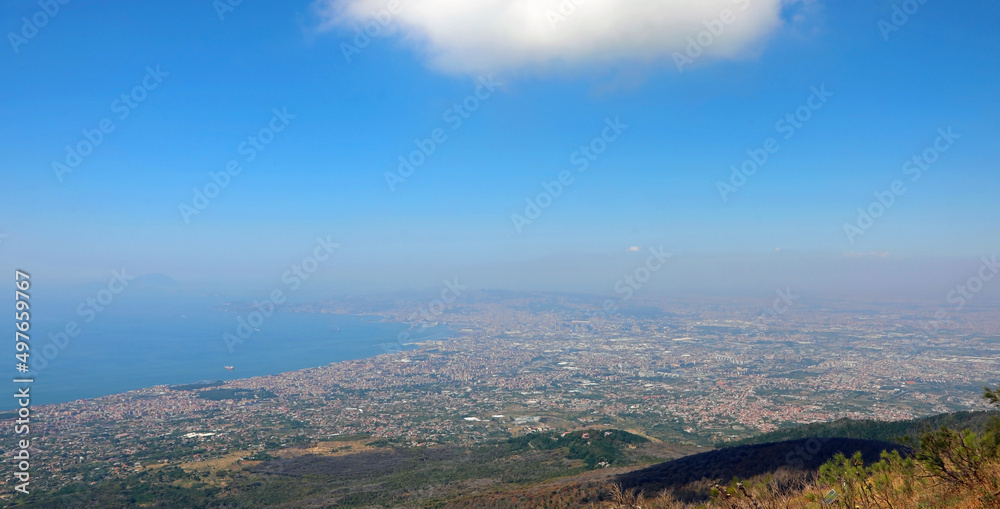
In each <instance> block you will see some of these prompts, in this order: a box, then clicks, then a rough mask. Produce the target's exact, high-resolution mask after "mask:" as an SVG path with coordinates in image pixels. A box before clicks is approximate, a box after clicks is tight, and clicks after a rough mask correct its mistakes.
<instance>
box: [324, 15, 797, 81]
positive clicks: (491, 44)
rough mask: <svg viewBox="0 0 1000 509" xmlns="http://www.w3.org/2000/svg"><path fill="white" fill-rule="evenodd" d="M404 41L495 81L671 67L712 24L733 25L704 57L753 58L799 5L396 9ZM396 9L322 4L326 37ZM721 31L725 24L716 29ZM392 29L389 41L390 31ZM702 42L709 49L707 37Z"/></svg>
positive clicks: (440, 61) (442, 62) (441, 62)
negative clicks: (566, 71)
mask: <svg viewBox="0 0 1000 509" xmlns="http://www.w3.org/2000/svg"><path fill="white" fill-rule="evenodd" d="M396 1H398V2H399V5H400V6H401V7H400V8H399V9H398V10H397V13H396V14H392V15H391V20H390V21H389V22H388V24H389V25H391V31H392V32H393V33H394V34H395V36H398V37H401V38H402V40H403V41H405V42H406V43H407V44H409V45H412V46H414V47H416V48H417V49H418V50H419V51H421V52H423V53H425V54H426V56H427V58H428V59H429V61H430V63H431V65H433V66H434V67H437V68H440V69H442V70H445V71H449V72H470V73H472V72H491V71H501V70H506V69H518V68H536V69H542V68H547V67H550V66H554V65H556V66H564V65H565V66H570V67H573V66H582V65H591V64H607V63H613V62H619V61H647V62H648V61H657V60H660V61H666V62H669V63H671V64H673V61H674V53H675V52H681V53H684V52H685V50H686V48H687V47H688V45H689V38H697V37H698V34H699V33H700V32H702V31H705V30H706V29H707V25H706V24H712V23H713V22H714V21H715V20H720V19H724V17H723V12H724V11H726V10H728V11H729V12H730V13H731V18H729V19H730V22H729V23H727V24H724V28H723V30H722V32H721V33H719V35H718V36H715V37H713V38H712V42H711V43H710V44H707V45H701V49H702V50H703V52H704V54H703V55H701V56H699V57H697V58H696V60H697V59H699V58H713V57H714V58H720V57H721V58H733V57H738V56H741V55H744V54H746V53H747V52H748V51H752V49H753V48H755V46H756V45H758V44H759V43H760V42H761V41H763V40H764V39H765V38H766V36H768V35H769V34H771V33H772V32H774V31H775V30H776V29H777V28H779V27H780V26H781V25H782V16H781V14H782V12H781V11H782V6H783V5H785V4H790V3H797V2H798V1H800V0H396ZM389 4H390V0H317V2H316V4H315V8H316V13H317V14H318V16H319V17H320V29H321V30H329V29H333V28H337V27H340V28H345V29H348V30H355V29H358V28H360V27H362V26H364V24H365V23H368V22H370V21H372V20H374V19H377V18H376V15H375V13H378V12H382V13H383V15H382V19H385V16H384V14H385V13H387V12H388V11H387V7H388V5H389ZM716 28H718V24H716ZM387 31H388V30H387V29H383V30H382V33H383V34H384V33H385V32H387ZM702 40H703V41H705V40H707V38H706V37H704V36H703V39H702Z"/></svg>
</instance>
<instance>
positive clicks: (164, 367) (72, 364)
mask: <svg viewBox="0 0 1000 509" xmlns="http://www.w3.org/2000/svg"><path fill="white" fill-rule="evenodd" d="M237 316H240V313H236V312H228V311H222V310H217V309H208V310H192V309H190V308H178V309H174V310H165V311H163V312H156V313H138V314H136V313H129V312H120V313H111V312H106V313H102V314H98V315H97V316H96V318H95V319H94V320H93V321H92V322H89V323H88V322H86V321H85V319H86V318H87V317H86V316H81V317H73V316H71V317H70V318H68V319H56V320H49V321H47V322H46V321H42V322H37V321H36V323H34V324H32V330H33V332H34V334H33V335H32V337H33V339H32V341H31V342H32V352H31V354H32V356H33V357H36V358H32V359H31V361H32V362H31V363H30V367H31V372H30V373H28V375H27V376H30V377H32V378H33V380H34V382H32V383H31V384H29V386H30V388H31V389H30V394H31V404H32V406H36V405H44V404H50V403H60V402H66V401H73V400H77V399H83V398H94V397H98V396H104V395H108V394H117V393H121V392H125V391H130V390H134V389H140V388H144V387H152V386H155V385H164V384H170V385H172V384H188V383H195V382H199V381H214V380H232V379H237V378H247V377H253V376H260V375H272V374H277V373H283V372H287V371H294V370H299V369H305V368H311V367H318V366H324V365H327V364H330V363H333V362H339V361H344V360H351V359H362V358H367V357H372V356H375V355H379V354H382V353H385V352H386V351H389V350H392V349H396V348H399V343H397V340H398V338H399V337H400V332H402V331H408V334H407V335H405V337H407V339H406V340H405V341H403V342H402V343H412V342H416V341H422V340H431V339H443V338H447V337H448V336H449V335H450V334H451V331H450V330H449V329H448V327H447V325H435V326H433V327H423V326H418V327H411V326H410V325H409V324H401V323H391V322H385V321H383V319H382V318H381V317H378V316H350V315H335V314H322V313H302V312H280V311H277V312H274V313H273V314H272V315H271V316H270V317H268V318H267V319H266V320H265V322H264V323H262V324H260V325H259V330H254V331H253V334H252V335H251V336H250V337H249V338H247V339H245V340H244V342H243V343H242V344H236V345H234V347H233V350H232V351H230V349H229V348H228V347H227V345H226V342H225V340H224V339H223V334H224V333H227V332H228V333H231V334H235V331H236V326H237V321H236V319H237ZM242 316H246V312H244V313H243V314H242ZM70 320H72V321H74V323H76V324H77V325H78V327H79V329H80V332H79V334H78V335H77V336H75V337H72V338H69V340H68V341H65V339H63V338H61V337H59V336H56V335H55V334H57V333H58V332H60V331H62V330H63V329H64V327H65V324H66V323H67V322H68V321H70ZM403 348H404V349H405V348H408V347H406V346H404V347H403ZM409 348H412V347H409ZM12 350H13V349H12ZM13 354H14V352H13V351H12V352H11V355H12V356H13ZM37 357H41V358H40V359H39V358H37ZM12 364H13V362H12ZM226 366H231V367H232V368H233V369H232V370H229V369H226ZM14 376H15V377H24V376H26V375H25V374H23V373H14ZM18 387H20V385H19V386H18ZM16 403H17V401H16V400H15V399H14V398H0V410H10V409H12V408H15V405H16Z"/></svg>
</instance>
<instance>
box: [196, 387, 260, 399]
mask: <svg viewBox="0 0 1000 509" xmlns="http://www.w3.org/2000/svg"><path fill="white" fill-rule="evenodd" d="M198 397H199V398H201V399H207V400H211V401H222V400H226V399H235V400H240V399H269V398H273V397H275V394H274V393H273V392H271V391H269V390H266V389H259V390H256V391H255V390H252V389H208V390H204V391H200V392H198Z"/></svg>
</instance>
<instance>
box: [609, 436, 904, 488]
mask: <svg viewBox="0 0 1000 509" xmlns="http://www.w3.org/2000/svg"><path fill="white" fill-rule="evenodd" d="M882 451H899V452H900V454H902V455H908V454H909V453H910V452H911V451H910V449H908V448H906V447H904V446H901V445H899V444H894V443H890V442H884V441H876V440H860V439H853V438H808V439H799V440H787V441H784V442H776V443H766V444H753V445H743V446H734V447H727V448H724V449H717V450H714V451H708V452H704V453H701V454H695V455H692V456H685V457H683V458H679V459H676V460H672V461H667V462H664V463H659V464H657V465H653V466H650V467H646V468H643V469H641V470H636V471H633V472H629V473H626V474H622V475H620V476H619V477H618V479H617V481H618V483H619V484H620V485H621V486H622V488H624V489H626V490H638V491H642V492H644V493H658V492H660V491H663V490H665V489H669V490H671V491H673V492H674V494H675V495H676V496H677V498H679V499H682V500H690V501H694V500H705V499H708V498H709V495H710V488H711V483H712V482H715V481H722V482H726V481H728V480H730V479H733V478H739V479H749V478H751V477H755V476H759V475H763V474H768V473H772V472H775V471H777V470H779V469H786V470H789V471H793V472H802V473H815V472H817V471H819V468H820V467H821V466H822V465H823V464H824V463H826V462H827V461H828V460H830V459H831V458H833V457H834V456H835V455H836V454H837V453H843V454H845V455H847V456H850V455H852V454H854V453H855V452H860V453H861V455H862V457H863V458H864V461H865V463H874V462H876V461H878V460H879V456H880V455H881V453H882Z"/></svg>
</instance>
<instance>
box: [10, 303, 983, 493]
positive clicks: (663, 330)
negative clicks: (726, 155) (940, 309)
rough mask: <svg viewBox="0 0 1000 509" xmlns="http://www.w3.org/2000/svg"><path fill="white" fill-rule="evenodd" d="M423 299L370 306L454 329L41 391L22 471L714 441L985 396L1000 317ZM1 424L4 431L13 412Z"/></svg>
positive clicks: (955, 404) (93, 476) (76, 478)
mask: <svg viewBox="0 0 1000 509" xmlns="http://www.w3.org/2000/svg"><path fill="white" fill-rule="evenodd" d="M595 302H596V304H595ZM421 306H422V304H421V301H419V300H414V301H413V302H411V303H410V304H407V305H400V306H399V309H400V311H399V312H398V313H380V314H379V316H381V317H382V319H384V320H386V321H399V322H408V323H410V324H411V326H412V327H423V326H425V325H428V324H430V323H433V324H435V325H437V323H441V324H446V325H447V327H448V328H449V330H450V331H451V332H450V334H449V336H448V337H446V338H441V339H437V340H427V341H422V342H419V343H411V342H409V341H408V340H407V337H408V336H409V335H408V334H406V333H403V334H401V335H400V341H398V342H397V343H393V344H387V345H383V350H384V353H383V354H381V355H378V356H375V357H372V358H367V359H359V360H351V361H345V362H338V363H334V364H330V365H327V366H321V367H315V368H310V369H304V370H301V371H294V372H289V373H282V374H276V375H272V376H263V377H255V378H247V379H240V380H234V381H228V382H225V383H223V382H211V381H207V382H197V381H192V383H191V384H189V385H184V386H157V387H151V388H147V389H142V390H136V391H131V392H127V393H123V394H116V395H109V396H104V397H100V398H95V399H89V400H78V401H72V402H66V403H59V404H53V405H46V406H40V407H37V408H35V409H33V412H35V415H33V418H34V419H35V421H34V422H33V424H32V435H33V442H32V445H33V447H34V448H33V449H32V451H31V454H32V458H33V459H34V458H37V459H35V461H33V466H35V465H37V466H36V467H35V468H36V469H37V470H36V471H35V472H33V475H32V479H33V481H34V480H36V479H37V489H44V490H53V489H58V488H60V487H62V486H66V485H69V484H72V483H84V484H93V483H97V482H100V481H102V480H105V479H108V478H116V477H120V478H121V477H126V476H129V475H132V474H134V473H136V472H141V471H144V470H148V469H156V468H162V467H164V466H180V467H182V468H184V469H186V470H197V469H199V468H203V467H204V468H208V466H209V465H216V466H217V465H223V466H225V467H226V468H229V469H238V468H243V467H247V466H251V465H255V464H258V463H259V462H261V461H266V460H268V459H269V458H275V457H281V456H283V455H288V454H294V453H295V452H294V451H296V450H301V449H309V448H311V449H310V450H314V451H315V450H317V449H316V447H317V445H316V444H320V443H327V444H338V443H341V444H347V445H346V446H341V447H342V448H341V449H337V448H334V447H332V446H331V447H328V448H327V449H324V450H325V451H326V452H327V453H331V454H332V453H338V454H346V453H349V452H351V450H352V449H351V448H352V447H353V448H354V449H353V450H355V451H356V450H358V448H364V449H368V448H375V447H394V448H421V447H434V446H440V445H444V444H458V445H469V444H488V443H491V442H493V441H497V440H503V439H507V438H510V437H514V436H521V435H524V434H531V433H543V432H556V433H565V432H570V431H573V430H579V429H585V428H594V427H597V428H607V429H626V430H630V431H633V432H636V433H641V434H642V435H644V436H648V437H652V438H655V439H657V440H662V441H665V442H673V443H678V444H687V445H690V446H694V447H697V446H701V447H710V446H712V445H713V444H715V443H718V442H720V441H721V442H724V441H729V440H735V439H739V438H744V437H748V436H752V435H754V434H757V433H760V432H766V431H771V430H775V429H778V428H780V427H785V426H789V425H795V424H803V423H813V422H826V421H832V420H836V419H840V418H845V417H846V418H852V419H874V420H884V421H892V420H902V419H910V418H915V417H920V416H926V415H932V414H939V413H946V412H953V411H959V410H978V409H984V408H985V404H984V403H983V402H982V401H981V400H980V398H979V394H980V393H981V390H982V387H983V385H986V384H987V383H993V382H995V380H991V378H990V377H991V376H995V373H997V372H998V370H1000V324H998V323H997V322H996V321H995V317H990V316H989V313H987V312H986V311H984V312H982V313H978V312H977V311H976V310H974V309H972V310H969V311H968V312H967V313H966V315H964V317H963V320H962V321H961V323H960V324H959V323H955V324H950V325H949V326H948V327H947V328H940V329H938V330H935V331H931V332H930V333H929V332H928V331H927V330H926V329H923V328H921V327H919V326H918V325H917V323H918V322H917V321H916V320H914V319H913V318H912V315H913V310H912V309H910V308H902V307H900V308H899V310H898V311H892V310H891V309H893V308H891V307H886V306H883V307H881V308H879V309H876V308H872V309H871V310H870V311H868V312H860V311H858V310H857V309H856V307H857V306H854V307H852V308H849V309H848V308H837V307H836V306H835V305H834V304H832V303H824V304H822V305H819V304H810V305H806V304H800V303H796V306H795V307H792V308H791V309H789V310H787V311H786V312H783V313H775V312H769V311H768V310H769V309H770V307H769V306H770V301H769V300H765V301H760V300H758V301H750V302H745V303H735V304H734V303H730V304H725V305H722V304H718V303H713V302H712V301H710V300H705V301H703V302H699V301H685V302H677V301H648V302H642V303H641V305H640V303H630V305H629V306H622V309H620V310H618V311H617V312H615V313H610V314H609V313H604V314H602V315H601V316H598V317H595V313H594V309H598V310H599V309H601V306H600V301H599V300H597V301H593V302H592V299H588V298H583V297H579V298H578V297H569V296H564V295H544V294H524V295H507V294H503V295H494V294H490V293H479V294H475V295H471V296H468V297H467V298H466V300H463V301H460V302H456V303H455V304H453V305H451V306H447V307H445V308H443V309H435V312H434V313H433V314H432V315H428V313H420V312H419V309H420V308H421ZM363 307H364V304H363V303H357V302H352V303H347V302H335V301H333V302H323V303H314V304H309V305H299V306H295V307H292V308H290V309H289V310H290V311H294V312H300V313H353V314H360V313H362V312H363V311H364V309H363ZM415 310H418V311H415ZM428 318H431V319H433V320H434V321H435V322H429V321H428ZM931 333H932V334H934V335H933V336H929V334H931ZM248 347H249V344H248ZM2 439H3V440H4V441H5V443H7V444H8V446H6V447H7V449H8V450H9V449H10V448H11V447H12V446H11V444H13V443H14V436H13V435H12V433H11V430H5V431H4V432H3V437H2ZM213 462H214V463H213ZM2 468H3V469H5V470H10V469H11V468H12V467H11V463H10V462H5V464H4V465H3V467H2ZM5 474H6V475H5V477H7V478H10V475H9V474H10V472H6V473H5ZM33 485H34V483H33Z"/></svg>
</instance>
